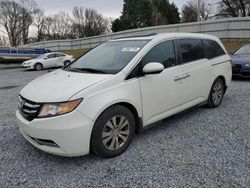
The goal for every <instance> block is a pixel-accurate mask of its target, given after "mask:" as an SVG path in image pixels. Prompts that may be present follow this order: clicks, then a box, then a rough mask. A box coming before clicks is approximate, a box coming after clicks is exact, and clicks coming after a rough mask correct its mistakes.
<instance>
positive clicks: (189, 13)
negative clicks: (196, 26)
mask: <svg viewBox="0 0 250 188" xmlns="http://www.w3.org/2000/svg"><path fill="white" fill-rule="evenodd" d="M198 10H199V9H198V4H197V1H189V2H187V3H186V4H185V5H184V6H183V8H182V22H197V21H198V18H197V15H198ZM209 15H210V9H209V7H208V6H207V5H206V4H205V3H204V2H201V7H200V20H207V19H208V18H209Z"/></svg>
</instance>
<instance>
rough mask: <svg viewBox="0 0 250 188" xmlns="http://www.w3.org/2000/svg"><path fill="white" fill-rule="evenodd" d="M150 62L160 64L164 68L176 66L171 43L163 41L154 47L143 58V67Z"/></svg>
mask: <svg viewBox="0 0 250 188" xmlns="http://www.w3.org/2000/svg"><path fill="white" fill-rule="evenodd" d="M150 62H158V63H162V64H163V66H164V67H165V68H168V67H172V66H175V65H176V61H175V50H174V44H173V41H171V40H169V41H164V42H161V43H159V44H157V45H156V46H154V47H153V48H152V49H151V50H150V51H149V52H148V53H147V54H146V55H145V56H144V58H143V66H144V65H146V64H148V63H150Z"/></svg>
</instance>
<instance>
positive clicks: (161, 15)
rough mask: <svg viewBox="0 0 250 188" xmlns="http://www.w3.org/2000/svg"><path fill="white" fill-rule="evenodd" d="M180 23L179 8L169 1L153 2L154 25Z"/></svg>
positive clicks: (157, 0) (154, 0)
mask: <svg viewBox="0 0 250 188" xmlns="http://www.w3.org/2000/svg"><path fill="white" fill-rule="evenodd" d="M179 22H180V15H179V11H178V8H177V7H176V5H175V4H174V3H170V2H169V0H153V25H166V24H175V23H179Z"/></svg>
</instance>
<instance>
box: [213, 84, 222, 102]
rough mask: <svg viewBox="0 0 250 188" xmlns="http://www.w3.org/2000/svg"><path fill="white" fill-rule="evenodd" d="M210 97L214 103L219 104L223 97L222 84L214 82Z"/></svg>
mask: <svg viewBox="0 0 250 188" xmlns="http://www.w3.org/2000/svg"><path fill="white" fill-rule="evenodd" d="M212 97H213V102H214V104H215V105H218V104H220V102H221V100H222V98H223V85H222V83H221V82H216V84H215V85H214V88H213V93H212Z"/></svg>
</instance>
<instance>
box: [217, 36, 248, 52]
mask: <svg viewBox="0 0 250 188" xmlns="http://www.w3.org/2000/svg"><path fill="white" fill-rule="evenodd" d="M221 41H222V43H223V44H224V46H225V48H226V49H227V51H228V53H229V54H232V53H234V52H235V51H236V50H238V49H239V48H240V47H242V46H243V45H245V44H250V39H221Z"/></svg>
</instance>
